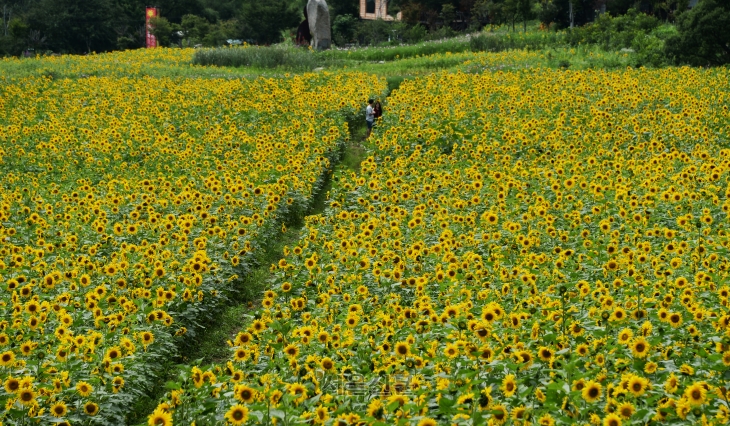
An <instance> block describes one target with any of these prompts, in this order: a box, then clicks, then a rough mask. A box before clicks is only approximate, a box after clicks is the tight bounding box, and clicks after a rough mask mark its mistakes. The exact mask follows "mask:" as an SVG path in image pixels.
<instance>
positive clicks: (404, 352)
mask: <svg viewBox="0 0 730 426" xmlns="http://www.w3.org/2000/svg"><path fill="white" fill-rule="evenodd" d="M410 352H411V348H410V346H408V343H407V342H398V343H396V344H395V353H396V354H397V355H399V356H404V357H405V356H408V355H409V354H410Z"/></svg>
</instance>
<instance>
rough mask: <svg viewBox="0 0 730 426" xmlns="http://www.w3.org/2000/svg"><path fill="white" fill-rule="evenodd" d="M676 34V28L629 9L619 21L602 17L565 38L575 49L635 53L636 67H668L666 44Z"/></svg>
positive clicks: (606, 16) (609, 16)
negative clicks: (595, 47) (586, 46)
mask: <svg viewBox="0 0 730 426" xmlns="http://www.w3.org/2000/svg"><path fill="white" fill-rule="evenodd" d="M674 34H676V30H675V29H674V27H673V26H670V25H660V22H659V20H658V19H657V18H656V17H653V16H649V15H646V14H643V13H639V12H637V11H636V10H635V9H630V10H629V11H628V13H627V14H626V15H622V16H617V17H612V16H611V15H610V14H608V13H606V14H603V15H601V16H600V17H599V18H598V19H596V21H595V22H593V23H592V24H588V25H586V26H584V27H580V28H575V29H573V30H572V31H570V32H568V33H567V34H566V37H567V42H568V43H569V44H571V45H573V46H577V45H580V44H596V45H598V46H600V47H601V48H602V49H604V50H608V51H616V50H622V49H623V50H628V51H633V52H636V63H635V65H637V66H641V65H649V66H662V65H665V64H666V63H667V56H666V54H665V46H666V45H667V40H668V39H669V38H671V37H672V36H673V35H674Z"/></svg>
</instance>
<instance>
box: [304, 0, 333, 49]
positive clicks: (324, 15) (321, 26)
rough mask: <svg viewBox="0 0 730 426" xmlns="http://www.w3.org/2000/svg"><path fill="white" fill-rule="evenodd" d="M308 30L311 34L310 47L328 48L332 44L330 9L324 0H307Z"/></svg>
mask: <svg viewBox="0 0 730 426" xmlns="http://www.w3.org/2000/svg"><path fill="white" fill-rule="evenodd" d="M307 15H308V18H307V19H308V20H309V32H310V33H311V34H312V47H314V48H315V49H318V50H322V49H329V48H330V45H332V30H331V28H330V11H329V8H328V7H327V2H326V1H325V0H309V1H308V2H307Z"/></svg>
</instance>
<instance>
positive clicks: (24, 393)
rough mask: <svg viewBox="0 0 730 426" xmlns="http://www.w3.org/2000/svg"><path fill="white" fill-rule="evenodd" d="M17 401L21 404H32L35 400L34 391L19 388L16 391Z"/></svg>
mask: <svg viewBox="0 0 730 426" xmlns="http://www.w3.org/2000/svg"><path fill="white" fill-rule="evenodd" d="M18 401H19V402H20V403H21V404H23V405H33V403H34V402H35V392H33V389H28V388H26V389H21V390H20V392H18Z"/></svg>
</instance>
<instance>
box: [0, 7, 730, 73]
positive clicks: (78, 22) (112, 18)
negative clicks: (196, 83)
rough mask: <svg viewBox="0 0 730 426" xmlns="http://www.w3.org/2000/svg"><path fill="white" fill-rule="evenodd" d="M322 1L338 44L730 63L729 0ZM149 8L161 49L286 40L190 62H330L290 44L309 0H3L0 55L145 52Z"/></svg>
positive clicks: (655, 61) (649, 62) (655, 62)
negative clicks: (436, 44) (363, 6)
mask: <svg viewBox="0 0 730 426" xmlns="http://www.w3.org/2000/svg"><path fill="white" fill-rule="evenodd" d="M368 1H373V0H368ZM327 3H328V5H329V8H330V15H331V16H330V18H331V24H332V38H333V41H334V43H335V45H336V46H337V47H340V48H351V47H353V46H378V47H387V46H400V45H403V44H416V43H421V42H424V41H428V40H441V39H446V38H451V37H458V36H459V35H463V34H474V33H477V32H479V35H477V36H475V37H472V38H471V40H467V41H463V40H462V42H457V43H452V45H451V46H450V48H453V49H455V50H451V51H463V50H465V49H470V50H477V51H485V50H487V51H497V50H505V49H544V48H546V47H549V46H553V47H554V46H578V45H586V44H588V45H595V46H599V47H601V48H602V49H604V50H607V51H620V50H624V51H631V52H635V53H637V56H638V57H640V63H641V65H647V66H661V65H666V64H691V65H702V66H704V65H723V64H727V63H729V62H730V31H727V28H730V1H728V0H388V1H387V8H388V13H389V14H390V15H392V16H395V15H396V14H397V13H398V12H400V13H401V16H402V20H400V21H395V22H387V21H383V20H362V19H360V17H359V0H329V1H328V2H327ZM150 4H154V5H155V6H157V7H159V8H160V12H161V17H160V18H158V19H155V21H154V26H155V30H154V33H155V34H156V35H157V37H158V39H159V41H160V42H161V44H162V45H163V46H180V47H190V46H192V47H218V46H226V45H229V44H231V43H233V44H238V43H246V44H248V45H274V44H277V43H282V42H283V43H284V44H283V45H282V46H283V47H282V46H277V47H274V48H271V49H266V50H256V51H251V52H246V53H236V54H235V55H237V57H238V59H235V60H233V59H231V58H225V59H219V60H217V61H212V60H206V59H205V58H203V56H204V55H202V54H201V55H197V56H196V58H197V59H196V60H197V61H198V63H215V64H219V65H224V64H226V63H231V64H233V63H236V64H239V65H241V64H243V65H245V64H247V63H265V64H281V63H292V62H296V61H302V63H303V64H304V65H303V66H306V67H309V66H312V65H321V66H325V65H327V64H331V63H332V62H333V61H335V60H336V59H337V57H336V56H332V55H329V56H327V55H320V57H319V58H309V57H306V56H305V55H302V54H301V52H293V51H290V50H291V48H290V47H291V44H292V41H293V39H294V38H295V32H296V27H297V26H298V25H299V23H300V22H301V21H302V20H303V19H304V16H303V9H304V6H305V5H306V0H266V1H260V0H155V1H154V2H151V1H150V0H0V18H2V20H0V56H20V55H24V54H25V55H32V56H34V55H36V54H51V53H73V54H82V53H91V52H104V51H110V50H124V49H135V48H141V47H142V46H143V45H144V33H145V29H144V25H145V22H144V18H145V17H144V10H145V6H147V5H150ZM528 29H530V30H531V31H528ZM505 32H507V33H513V34H516V33H519V32H522V33H523V36H521V37H515V36H509V35H508V36H505V35H504V33H505ZM287 43H288V45H289V47H287ZM442 47H443V46H442ZM426 49H427V50H428V48H426ZM434 49H435V50H437V51H438V50H439V49H440V48H431V50H434ZM428 53H429V52H425V51H424V52H420V51H419V53H418V54H428ZM431 53H435V52H431ZM229 55H230V54H229ZM218 56H220V54H219V55H218ZM375 56H377V55H375ZM399 57H400V56H399ZM372 60H387V59H380V58H378V59H375V58H373V59H372ZM275 66H279V65H275Z"/></svg>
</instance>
